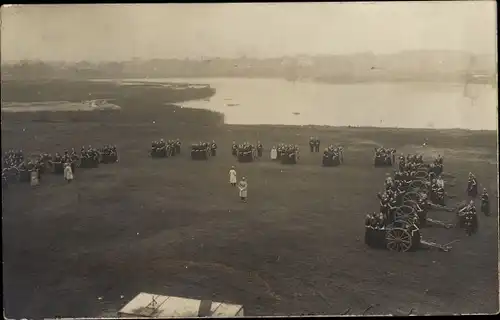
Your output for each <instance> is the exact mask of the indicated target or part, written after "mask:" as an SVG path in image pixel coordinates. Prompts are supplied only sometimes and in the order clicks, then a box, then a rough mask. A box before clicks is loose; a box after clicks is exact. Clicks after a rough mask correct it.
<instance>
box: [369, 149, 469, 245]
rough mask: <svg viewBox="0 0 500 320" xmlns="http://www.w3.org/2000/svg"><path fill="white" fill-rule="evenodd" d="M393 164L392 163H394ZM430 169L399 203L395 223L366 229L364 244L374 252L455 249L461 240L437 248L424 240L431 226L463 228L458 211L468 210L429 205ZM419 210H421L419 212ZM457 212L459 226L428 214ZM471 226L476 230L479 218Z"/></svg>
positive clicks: (416, 179)
mask: <svg viewBox="0 0 500 320" xmlns="http://www.w3.org/2000/svg"><path fill="white" fill-rule="evenodd" d="M391 160H392V159H391ZM428 180H429V169H428V167H427V165H426V164H422V165H421V166H420V168H419V170H418V171H417V174H416V175H415V176H414V177H413V181H412V182H411V183H410V185H409V186H408V189H407V191H406V192H405V193H404V194H403V195H402V196H401V197H400V199H397V202H398V205H399V206H398V207H397V208H396V210H395V215H394V216H395V218H394V221H393V222H392V223H390V224H388V225H386V226H385V227H372V226H370V225H365V243H366V244H367V245H368V246H370V247H372V248H386V249H388V250H390V251H397V252H407V251H415V250H417V249H432V248H435V249H438V250H440V251H444V252H448V251H450V250H451V249H452V247H451V244H452V243H454V242H457V241H459V240H454V241H452V242H450V243H447V244H444V245H442V244H437V243H434V242H431V241H426V240H424V239H422V237H421V233H420V229H421V228H425V227H429V226H438V227H442V228H445V229H450V228H454V227H460V228H463V227H464V224H465V219H466V218H465V217H466V216H460V215H458V211H459V210H460V209H461V208H463V207H464V206H465V204H464V203H459V204H458V205H457V206H456V207H455V208H451V207H446V206H444V205H442V204H435V203H431V202H430V201H429V199H430V197H429V192H428V190H429V189H428ZM420 200H425V201H427V206H428V207H427V208H421V207H420V206H419V205H418V203H419V202H420ZM419 209H420V210H419ZM431 209H432V210H434V211H446V212H456V213H457V217H458V221H457V223H456V224H450V223H445V222H442V221H439V220H434V219H430V218H428V217H427V212H428V211H429V210H431ZM474 219H475V221H473V222H472V223H473V224H474V225H475V226H474V228H475V229H477V216H476V215H474Z"/></svg>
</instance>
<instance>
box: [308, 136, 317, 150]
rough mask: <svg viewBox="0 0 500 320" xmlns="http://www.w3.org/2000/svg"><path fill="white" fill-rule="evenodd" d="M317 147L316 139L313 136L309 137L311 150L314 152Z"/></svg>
mask: <svg viewBox="0 0 500 320" xmlns="http://www.w3.org/2000/svg"><path fill="white" fill-rule="evenodd" d="M315 148H316V141H314V138H313V137H311V138H309V149H310V150H311V152H314V150H315Z"/></svg>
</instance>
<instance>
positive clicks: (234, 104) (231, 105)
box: [226, 103, 239, 107]
mask: <svg viewBox="0 0 500 320" xmlns="http://www.w3.org/2000/svg"><path fill="white" fill-rule="evenodd" d="M226 106H228V107H236V106H239V104H237V103H228V104H226Z"/></svg>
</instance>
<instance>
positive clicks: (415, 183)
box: [410, 180, 425, 189]
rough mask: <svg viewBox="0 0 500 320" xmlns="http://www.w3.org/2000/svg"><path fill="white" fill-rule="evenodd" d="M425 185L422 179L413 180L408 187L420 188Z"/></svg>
mask: <svg viewBox="0 0 500 320" xmlns="http://www.w3.org/2000/svg"><path fill="white" fill-rule="evenodd" d="M424 187H425V182H424V181H422V180H414V181H412V182H411V183H410V189H422V188H424Z"/></svg>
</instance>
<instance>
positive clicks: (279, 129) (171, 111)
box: [1, 83, 498, 318]
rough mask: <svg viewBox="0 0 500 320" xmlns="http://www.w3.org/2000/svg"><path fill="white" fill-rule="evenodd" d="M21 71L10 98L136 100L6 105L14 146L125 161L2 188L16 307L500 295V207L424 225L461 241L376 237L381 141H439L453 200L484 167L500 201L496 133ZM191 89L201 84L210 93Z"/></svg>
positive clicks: (445, 306)
mask: <svg viewBox="0 0 500 320" xmlns="http://www.w3.org/2000/svg"><path fill="white" fill-rule="evenodd" d="M16 85H17V87H11V88H15V90H17V91H15V90H14V89H12V90H10V91H9V90H8V88H9V87H8V85H4V84H2V86H3V88H2V99H3V100H4V101H21V98H20V97H23V99H24V100H22V101H52V100H67V101H81V100H85V99H88V98H83V97H84V96H88V95H89V93H92V96H93V98H92V99H107V98H110V100H113V103H116V104H117V105H119V106H120V107H121V108H122V109H121V111H119V112H81V113H78V112H66V113H64V112H61V113H9V114H2V118H3V119H2V132H1V133H2V149H8V148H10V147H14V148H22V149H23V150H25V151H26V152H29V151H34V152H36V151H47V152H52V153H55V152H56V151H63V150H64V149H65V148H71V147H74V148H80V147H81V146H82V145H85V146H87V145H89V144H90V145H92V146H99V145H102V144H106V143H114V144H116V145H117V147H118V148H119V156H120V162H119V163H117V164H113V165H102V166H101V167H100V168H98V169H90V170H84V169H82V170H79V171H77V172H76V176H75V177H76V180H75V181H74V183H72V184H70V185H67V184H66V183H64V181H63V179H62V177H58V176H44V179H43V180H42V185H41V186H40V187H38V188H36V189H31V188H30V187H29V185H16V186H14V187H12V188H10V189H9V190H7V191H6V192H3V193H2V197H3V201H2V205H3V230H2V231H3V258H4V305H5V310H6V315H7V316H8V317H9V318H20V317H27V318H35V317H36V318H39V317H53V316H62V317H77V316H100V315H102V314H103V313H105V312H110V311H116V310H117V309H119V308H120V307H121V306H123V305H124V304H125V302H126V301H128V300H129V299H131V298H132V297H133V296H134V295H136V294H137V293H138V292H140V291H145V292H152V293H158V294H167V295H174V296H175V295H177V296H187V297H193V298H198V299H199V298H213V299H214V300H216V301H228V302H234V303H238V304H243V305H244V306H245V309H246V310H245V311H246V312H245V313H246V314H247V315H299V314H339V313H341V312H343V311H344V310H346V309H347V308H351V313H352V314H359V313H362V312H363V311H364V310H365V309H367V308H368V307H369V306H373V307H372V308H371V309H370V310H369V311H368V312H367V314H386V313H393V314H407V313H408V312H409V311H410V309H412V308H413V313H414V314H425V313H433V314H435V313H439V314H445V313H477V312H488V313H493V312H496V311H497V310H498V274H497V272H498V249H497V243H498V241H497V240H498V237H497V230H498V212H497V210H496V209H494V212H493V214H492V216H491V217H487V218H486V217H484V216H480V217H479V218H480V230H479V233H478V234H476V235H474V236H472V237H466V236H465V232H463V230H442V229H424V230H423V232H422V234H423V238H425V239H429V240H433V241H436V242H439V243H448V242H451V241H453V240H455V239H460V242H458V243H455V244H454V248H453V250H452V251H451V252H449V253H441V252H434V251H430V252H426V251H418V252H414V253H405V254H398V253H391V252H386V251H380V250H372V249H369V248H367V247H366V246H365V245H364V243H363V235H364V217H365V214H366V213H368V212H373V211H376V210H378V200H377V198H376V192H378V191H380V190H381V189H382V187H383V180H384V178H385V177H386V174H387V173H389V172H390V171H391V169H390V168H387V169H384V168H374V167H373V165H372V160H371V158H372V156H373V154H372V153H373V147H374V146H376V145H379V144H380V145H384V146H386V147H394V148H397V149H398V152H405V153H408V152H416V151H420V152H424V153H425V154H426V155H433V154H435V153H437V152H439V153H441V154H443V155H444V161H445V172H446V174H447V175H448V176H447V178H446V182H447V185H448V186H449V187H448V188H447V189H448V190H447V192H448V193H449V194H453V195H455V196H456V198H454V199H450V203H454V202H457V201H460V200H463V199H464V198H465V187H466V181H467V174H468V172H469V171H472V172H474V173H475V175H476V176H477V178H478V181H479V183H480V184H482V185H483V186H485V187H487V188H488V189H489V193H490V198H491V201H492V205H493V204H494V203H495V202H496V200H497V196H498V194H497V176H498V174H497V172H498V171H497V160H496V159H497V146H496V133H495V132H491V131H458V130H441V131H438V130H409V129H408V130H403V129H398V130H396V129H375V128H373V129H369V128H327V127H286V126H229V125H224V124H222V118H221V117H220V116H219V115H218V114H215V113H211V112H207V111H198V110H191V109H186V108H184V109H181V108H176V107H173V106H165V105H164V103H166V102H167V103H174V102H177V101H181V100H182V99H186V98H187V97H186V96H185V95H186V91H182V90H171V91H168V90H166V91H165V92H164V93H163V94H159V93H158V94H157V93H152V91H147V90H152V89H148V88H147V87H144V89H143V90H144V91H141V89H140V87H135V86H124V87H121V88H120V89H119V90H118V89H117V90H116V91H112V92H111V91H109V90H111V89H109V88H108V87H106V89H99V88H101V87H99V85H102V84H98V83H95V84H93V85H92V86H95V87H90V85H89V86H84V85H83V84H81V83H80V84H76V83H75V84H74V85H73V86H72V87H71V88H72V89H70V88H67V87H61V84H58V85H54V84H45V85H43V86H42V85H38V87H37V88H42V89H43V90H41V91H40V92H42V93H41V94H38V93H37V92H38V89H37V90H33V89H29V88H28V87H23V84H22V83H17V84H16ZM33 87H36V86H35V85H34V84H32V87H31V88H33ZM99 90H101V91H102V92H108V93H109V92H111V93H112V94H111V97H109V96H107V95H106V96H105V95H102V94H99V92H100V91H99ZM188 90H191V89H188ZM196 90H205V89H196ZM190 92H191V96H190V98H197V99H201V98H205V97H208V96H209V95H210V94H211V93H210V92H208V91H205V92H200V91H195V89H193V91H190ZM40 95H43V97H44V98H38V97H39V96H40ZM183 95H184V96H183ZM6 97H8V98H6ZM153 121H154V123H153ZM309 136H318V137H320V139H321V141H322V144H323V145H325V144H327V143H330V142H333V143H338V144H342V145H343V146H344V147H345V164H344V165H342V166H340V167H337V168H323V167H321V166H320V163H321V153H317V154H310V153H309V152H308V147H307V143H308V138H309ZM162 137H163V138H165V139H175V138H180V139H181V140H182V141H183V143H184V145H183V153H182V154H181V155H180V156H178V157H174V158H168V159H151V158H149V157H148V155H147V153H148V150H149V148H150V144H151V141H152V140H156V139H160V138H162ZM424 138H427V139H428V146H427V147H426V148H425V149H424V148H422V147H421V145H422V143H423V140H424ZM212 139H214V140H216V142H217V143H218V145H219V153H218V155H217V157H215V158H212V159H210V160H209V161H206V162H204V161H201V162H199V161H191V160H190V159H189V154H188V145H189V144H190V143H191V142H197V141H200V140H212ZM233 140H236V141H238V142H240V141H244V140H247V141H250V142H252V141H256V140H260V141H261V142H262V143H263V144H264V146H265V147H266V152H265V157H264V158H263V159H261V160H259V161H257V162H255V163H249V164H238V163H236V162H235V159H234V158H233V157H232V156H231V151H230V145H231V142H232V141H233ZM279 142H286V143H296V144H299V145H300V147H301V150H302V155H301V159H300V163H299V164H297V165H295V166H282V165H280V164H277V163H271V161H270V160H268V158H269V153H268V150H269V147H270V146H271V145H273V144H277V143H279ZM231 165H235V166H236V170H237V172H238V175H239V177H241V176H242V175H244V176H246V177H247V179H248V182H249V202H248V203H246V204H244V203H240V202H239V198H238V196H237V191H236V190H235V189H232V188H231V186H230V185H229V183H228V170H229V168H230V166H231ZM431 217H433V218H439V219H442V220H448V221H452V220H453V218H454V217H453V214H451V213H433V214H431ZM121 296H124V298H121ZM98 297H102V299H101V300H98Z"/></svg>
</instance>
